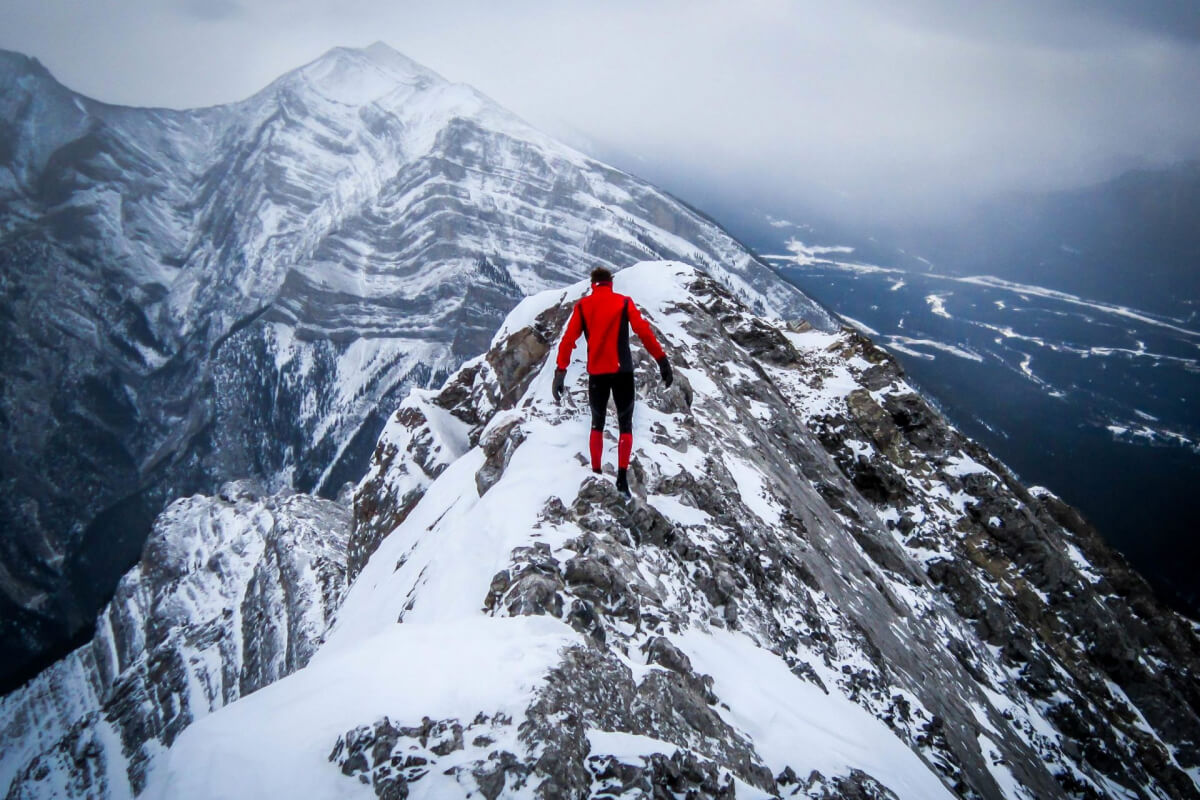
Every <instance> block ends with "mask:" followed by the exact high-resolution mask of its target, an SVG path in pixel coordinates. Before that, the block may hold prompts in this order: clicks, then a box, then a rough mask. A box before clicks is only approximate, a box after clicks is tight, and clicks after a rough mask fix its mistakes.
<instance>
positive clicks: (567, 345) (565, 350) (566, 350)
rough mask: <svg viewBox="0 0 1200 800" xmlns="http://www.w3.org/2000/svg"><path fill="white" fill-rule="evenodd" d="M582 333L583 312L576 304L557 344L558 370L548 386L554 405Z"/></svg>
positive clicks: (561, 389)
mask: <svg viewBox="0 0 1200 800" xmlns="http://www.w3.org/2000/svg"><path fill="white" fill-rule="evenodd" d="M582 332H583V311H582V310H581V309H580V308H579V303H576V304H575V308H574V309H572V310H571V319H570V321H569V322H568V323H567V329H566V330H565V331H563V338H562V341H561V342H559V344H558V360H557V361H556V362H555V366H556V367H558V369H556V370H554V383H553V384H551V386H550V392H551V394H553V395H554V402H555V403H557V402H559V400H560V399H561V398H562V393H563V387H564V385H565V384H566V380H567V365H568V364H570V363H571V351H572V350H574V349H575V341H576V340H577V339H578V338H579V334H580V333H582Z"/></svg>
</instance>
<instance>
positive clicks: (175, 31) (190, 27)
mask: <svg viewBox="0 0 1200 800" xmlns="http://www.w3.org/2000/svg"><path fill="white" fill-rule="evenodd" d="M8 5H9V7H10V10H7V11H6V12H5V13H6V17H8V18H9V19H8V24H7V25H6V26H5V28H4V30H3V32H0V46H3V47H7V48H10V49H15V50H20V51H22V52H26V53H29V54H31V55H35V56H37V57H39V58H40V59H41V60H42V61H43V62H44V63H46V64H47V66H49V67H50V68H51V70H52V71H54V72H55V73H56V75H58V76H59V78H60V79H61V80H62V81H63V82H64V83H66V84H67V85H69V86H71V87H72V88H75V89H77V90H79V91H83V92H84V93H87V94H91V95H93V96H96V97H99V98H100V99H104V100H108V101H112V102H124V103H136V104H157V105H168V106H175V107H183V106H192V105H204V104H211V103H217V102H226V101H231V100H235V99H240V98H241V97H244V96H247V95H249V94H251V93H253V92H254V91H256V90H258V89H259V88H261V87H262V86H264V85H265V84H266V83H268V82H269V81H270V80H272V79H273V78H275V77H277V76H278V75H279V74H281V73H282V72H284V71H286V70H288V69H291V68H293V67H295V66H298V65H299V64H301V63H303V62H305V61H308V60H310V59H312V58H314V57H316V56H317V55H319V54H320V53H321V52H323V51H324V50H326V49H328V48H329V47H332V46H335V45H339V44H350V45H364V44H367V43H369V42H371V41H374V40H377V39H380V40H384V41H386V42H388V43H389V44H391V45H392V46H394V47H396V48H397V49H398V50H401V51H402V52H405V53H406V54H408V55H410V56H411V57H413V58H415V59H417V60H418V61H421V62H423V63H425V64H427V65H428V66H430V67H431V68H433V69H435V70H437V71H438V72H440V73H442V74H443V75H446V76H447V77H448V78H450V79H452V80H461V81H465V82H468V83H471V84H474V85H475V86H477V87H479V88H480V89H481V90H483V91H484V92H486V93H488V94H489V95H491V96H492V97H494V98H495V99H497V100H498V101H499V102H501V103H503V104H505V105H507V106H509V107H510V108H512V109H513V110H514V111H516V112H518V113H520V114H522V115H523V116H525V117H527V118H528V119H530V121H532V122H534V123H535V124H538V125H540V126H542V127H544V128H546V129H548V130H549V131H550V132H551V133H558V134H562V133H563V132H571V133H574V134H576V135H578V133H579V132H582V136H583V137H586V138H587V139H590V140H591V141H592V142H593V143H595V147H596V149H599V150H600V151H601V152H602V153H624V154H629V155H628V157H627V158H626V161H627V163H629V164H630V165H632V166H633V167H634V168H635V169H637V171H640V172H642V173H643V174H646V175H647V176H648V177H654V178H660V179H667V180H671V181H673V183H674V184H675V185H680V186H688V187H698V190H702V191H705V192H710V193H713V192H717V193H719V192H722V191H725V192H728V193H729V194H731V195H734V194H736V195H739V196H761V197H771V198H777V199H781V201H791V200H795V201H797V202H800V201H803V202H805V203H807V204H809V205H811V206H817V207H821V206H827V207H830V208H841V209H853V210H854V211H855V212H857V213H862V214H867V215H875V216H887V215H889V214H890V215H903V214H916V215H920V214H938V213H944V212H945V210H946V209H948V208H953V207H955V206H958V205H960V204H961V203H962V202H963V201H964V200H968V199H972V198H976V197H979V196H984V195H987V194H988V193H991V192H996V191H1004V190H1010V189H1019V188H1048V187H1058V186H1070V185H1076V184H1081V183H1086V182H1090V181H1094V180H1099V179H1101V178H1104V177H1107V176H1109V175H1110V174H1112V173H1114V172H1115V171H1117V170H1119V169H1122V168H1125V167H1128V166H1131V165H1137V164H1152V163H1162V162H1167V161H1172V160H1177V159H1181V158H1188V157H1195V156H1197V154H1200V108H1197V106H1198V105H1200V104H1197V103H1196V102H1195V96H1196V87H1197V86H1200V29H1198V22H1197V20H1198V19H1200V12H1197V11H1196V10H1195V6H1194V3H1192V2H1174V1H1172V2H1159V3H1132V2H1118V0H1099V1H1098V2H1085V0H1060V1H1059V2H1046V1H1045V0H1042V1H1041V2H1039V1H1038V0H1010V2H1006V3H1004V4H978V3H970V4H966V3H961V2H955V1H954V0H915V2H909V3H904V4H897V3H893V2H890V0H847V1H846V2H842V3H838V4H823V3H800V2H790V1H787V0H755V2H749V3H734V2H730V1H729V0H690V1H688V2H685V1H684V0H660V1H659V2H653V3H644V2H633V0H616V1H615V2H607V3H603V4H599V3H591V2H582V1H579V0H569V1H567V2H530V1H529V0H512V1H511V2H506V3H502V4H501V3H491V2H458V3H452V4H451V3H439V4H433V3H416V2H388V1H387V0H344V1H343V2H339V3H331V2H325V1H324V0H292V1H291V2H285V0H245V1H244V2H243V3H242V4H241V5H240V6H236V5H235V4H234V3H233V2H232V1H231V0H221V5H222V8H220V9H219V11H212V10H211V9H212V5H211V4H203V8H207V9H209V11H207V12H205V13H206V16H204V17H203V22H198V21H197V16H198V13H197V9H200V8H201V7H202V6H201V4H200V0H185V2H184V4H183V5H181V6H176V7H175V8H176V9H179V8H184V9H191V13H190V14H187V13H184V14H180V13H178V10H176V11H168V10H164V7H163V6H160V5H156V4H151V3H148V2H126V3H118V2H116V0H100V2H96V3H91V4H82V5H81V4H76V3H74V2H67V1H66V0H8ZM639 165H640V168H639Z"/></svg>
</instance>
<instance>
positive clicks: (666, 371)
mask: <svg viewBox="0 0 1200 800" xmlns="http://www.w3.org/2000/svg"><path fill="white" fill-rule="evenodd" d="M658 374H659V375H661V376H662V381H663V385H665V386H666V387H667V388H668V389H670V388H671V381H673V380H675V376H674V375H673V374H672V373H671V362H669V361H667V357H666V356H663V357H662V358H660V359H659V360H658Z"/></svg>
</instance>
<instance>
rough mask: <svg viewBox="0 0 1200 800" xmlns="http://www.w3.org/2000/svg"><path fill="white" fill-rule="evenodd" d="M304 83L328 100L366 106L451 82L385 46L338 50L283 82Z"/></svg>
mask: <svg viewBox="0 0 1200 800" xmlns="http://www.w3.org/2000/svg"><path fill="white" fill-rule="evenodd" d="M282 80H283V81H284V82H285V83H286V84H292V83H294V82H295V81H297V80H300V81H303V82H304V83H306V84H308V85H309V86H311V87H312V88H314V89H316V90H317V91H318V92H320V93H321V94H322V95H324V96H325V97H328V98H329V99H331V100H336V101H338V102H342V103H346V104H348V105H366V104H367V103H371V102H375V101H378V100H380V99H382V98H384V97H386V96H388V95H389V94H392V93H393V92H396V91H397V90H403V89H409V90H412V89H416V90H423V89H428V88H432V87H435V86H442V85H446V84H448V83H449V82H448V81H447V80H446V79H445V78H443V77H442V76H441V75H439V74H437V73H436V72H434V71H433V70H431V69H429V68H427V67H425V66H424V65H422V64H419V63H418V62H416V61H414V60H412V59H411V58H409V57H408V56H406V55H404V54H402V53H400V52H398V51H396V50H394V49H393V48H391V47H389V46H388V45H386V44H384V43H383V42H375V43H374V44H372V45H369V46H367V47H363V48H355V47H335V48H333V49H332V50H329V51H328V52H326V53H325V54H323V55H322V56H320V57H319V58H317V59H315V60H313V61H310V62H309V63H308V64H305V65H304V66H303V67H300V68H299V69H297V70H294V71H293V72H290V73H288V74H287V75H285V76H284V77H283V79H282Z"/></svg>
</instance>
